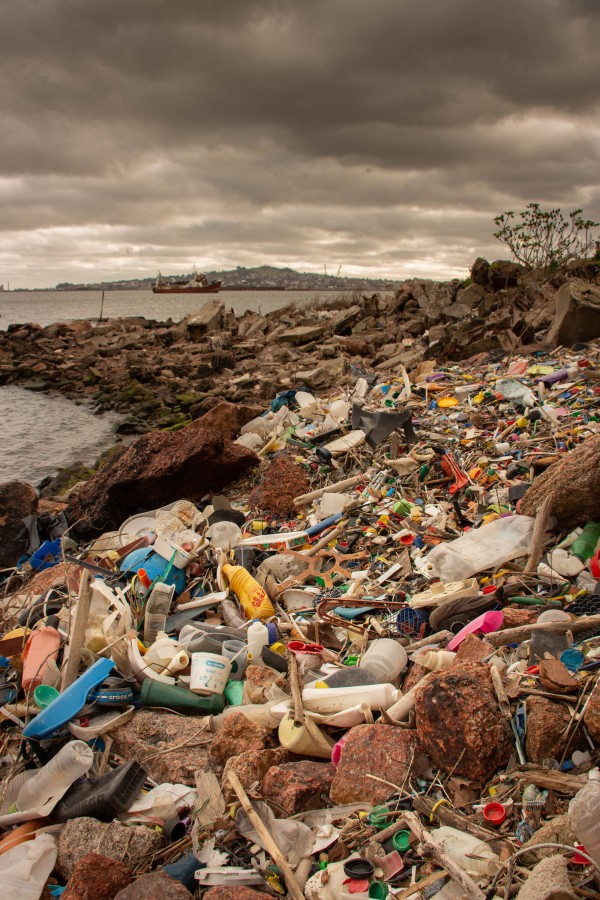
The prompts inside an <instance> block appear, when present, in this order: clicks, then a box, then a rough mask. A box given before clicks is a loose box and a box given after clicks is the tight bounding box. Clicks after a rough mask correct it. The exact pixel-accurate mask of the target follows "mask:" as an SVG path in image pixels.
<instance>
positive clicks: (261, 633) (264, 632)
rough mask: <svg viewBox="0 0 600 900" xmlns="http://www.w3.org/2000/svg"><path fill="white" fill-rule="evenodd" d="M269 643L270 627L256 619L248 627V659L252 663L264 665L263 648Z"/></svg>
mask: <svg viewBox="0 0 600 900" xmlns="http://www.w3.org/2000/svg"><path fill="white" fill-rule="evenodd" d="M268 645H269V629H268V628H267V626H266V625H264V624H263V623H262V622H261V621H260V620H259V619H256V620H255V621H254V622H252V623H251V625H250V626H249V628H248V660H249V662H250V664H251V665H253V666H261V665H262V649H263V647H267V646H268Z"/></svg>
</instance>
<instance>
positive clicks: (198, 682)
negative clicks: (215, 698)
mask: <svg viewBox="0 0 600 900" xmlns="http://www.w3.org/2000/svg"><path fill="white" fill-rule="evenodd" d="M230 673H231V663H230V662H229V660H228V659H227V657H225V656H219V655H218V654H217V653H192V675H191V679H190V690H191V691H193V692H194V693H195V694H203V695H207V694H222V693H223V691H224V690H225V685H226V684H227V679H228V678H229V675H230ZM238 708H239V707H238Z"/></svg>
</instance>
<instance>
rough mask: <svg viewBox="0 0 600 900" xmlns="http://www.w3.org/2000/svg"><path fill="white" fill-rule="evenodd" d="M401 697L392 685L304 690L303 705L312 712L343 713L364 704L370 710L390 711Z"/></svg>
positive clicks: (325, 713)
mask: <svg viewBox="0 0 600 900" xmlns="http://www.w3.org/2000/svg"><path fill="white" fill-rule="evenodd" d="M399 697H400V691H398V690H397V689H396V688H395V687H392V685H391V684H367V685H364V686H362V687H361V686H358V687H347V688H343V687H342V688H304V690H303V692H302V704H303V706H304V708H305V709H307V710H310V711H311V712H318V713H323V714H324V715H330V714H331V713H335V712H341V711H342V710H345V709H350V708H352V707H353V706H358V705H361V704H364V705H366V706H368V707H369V709H388V708H389V707H390V706H391V705H392V704H393V703H395V702H396V700H398V699H399Z"/></svg>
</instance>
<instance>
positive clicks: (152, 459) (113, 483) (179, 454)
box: [66, 419, 258, 537]
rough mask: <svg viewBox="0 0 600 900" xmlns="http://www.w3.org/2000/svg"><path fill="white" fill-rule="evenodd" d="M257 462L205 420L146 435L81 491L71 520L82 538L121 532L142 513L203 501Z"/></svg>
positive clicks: (73, 503) (71, 507)
mask: <svg viewBox="0 0 600 900" xmlns="http://www.w3.org/2000/svg"><path fill="white" fill-rule="evenodd" d="M257 461H258V458H257V456H256V454H255V453H254V452H253V451H252V450H248V449H247V448H246V447H242V446H240V445H238V444H234V443H232V442H230V441H226V440H225V439H224V438H223V436H222V435H221V434H219V433H218V432H217V431H212V430H210V429H208V428H205V427H204V426H203V424H202V419H199V420H196V421H195V422H192V423H191V425H188V426H187V427H186V428H182V429H181V431H176V432H160V431H155V432H152V433H150V434H144V435H142V436H141V437H139V438H137V439H136V440H135V441H133V443H132V444H131V445H130V446H129V447H128V448H127V450H126V451H125V452H124V453H123V454H122V455H121V456H119V457H118V459H115V460H109V461H108V462H107V463H106V464H105V465H104V466H102V468H101V469H100V470H99V471H98V472H97V473H96V475H94V477H93V478H91V479H90V480H89V481H88V482H87V483H86V484H85V485H84V486H83V487H82V488H81V490H80V491H78V493H77V495H76V497H75V498H74V499H73V500H72V501H71V503H70V504H69V506H68V508H67V510H66V515H67V518H68V520H69V522H71V523H73V525H74V530H75V531H76V532H77V534H79V535H80V536H81V537H84V536H87V535H91V534H93V533H95V532H101V531H107V530H110V529H114V528H118V526H119V525H120V524H121V523H122V522H123V520H124V519H126V518H127V517H128V516H130V515H132V514H133V513H134V512H136V511H137V510H139V509H140V508H142V509H153V508H157V507H161V506H164V505H165V504H167V503H171V502H173V501H174V500H180V499H182V498H184V497H186V498H188V499H190V500H199V499H200V498H201V497H203V496H204V494H206V493H207V492H208V491H214V490H216V489H217V488H221V487H223V486H224V485H225V484H227V483H228V482H230V481H232V480H233V479H235V478H238V477H239V476H240V475H243V474H244V473H245V472H247V471H248V469H250V468H251V467H252V466H254V465H255V464H256V463H257ZM75 523H77V524H76V525H75Z"/></svg>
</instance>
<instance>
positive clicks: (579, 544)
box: [571, 522, 600, 562]
mask: <svg viewBox="0 0 600 900" xmlns="http://www.w3.org/2000/svg"><path fill="white" fill-rule="evenodd" d="M598 541H600V522H588V523H587V525H586V526H585V527H584V529H583V531H582V532H581V534H580V535H579V537H578V538H577V539H576V540H575V541H574V542H573V545H572V547H571V553H572V554H573V556H577V557H578V558H579V559H580V560H581V561H582V562H587V561H588V559H590V558H591V557H592V556H593V555H594V553H595V551H596V547H597V546H598Z"/></svg>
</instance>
